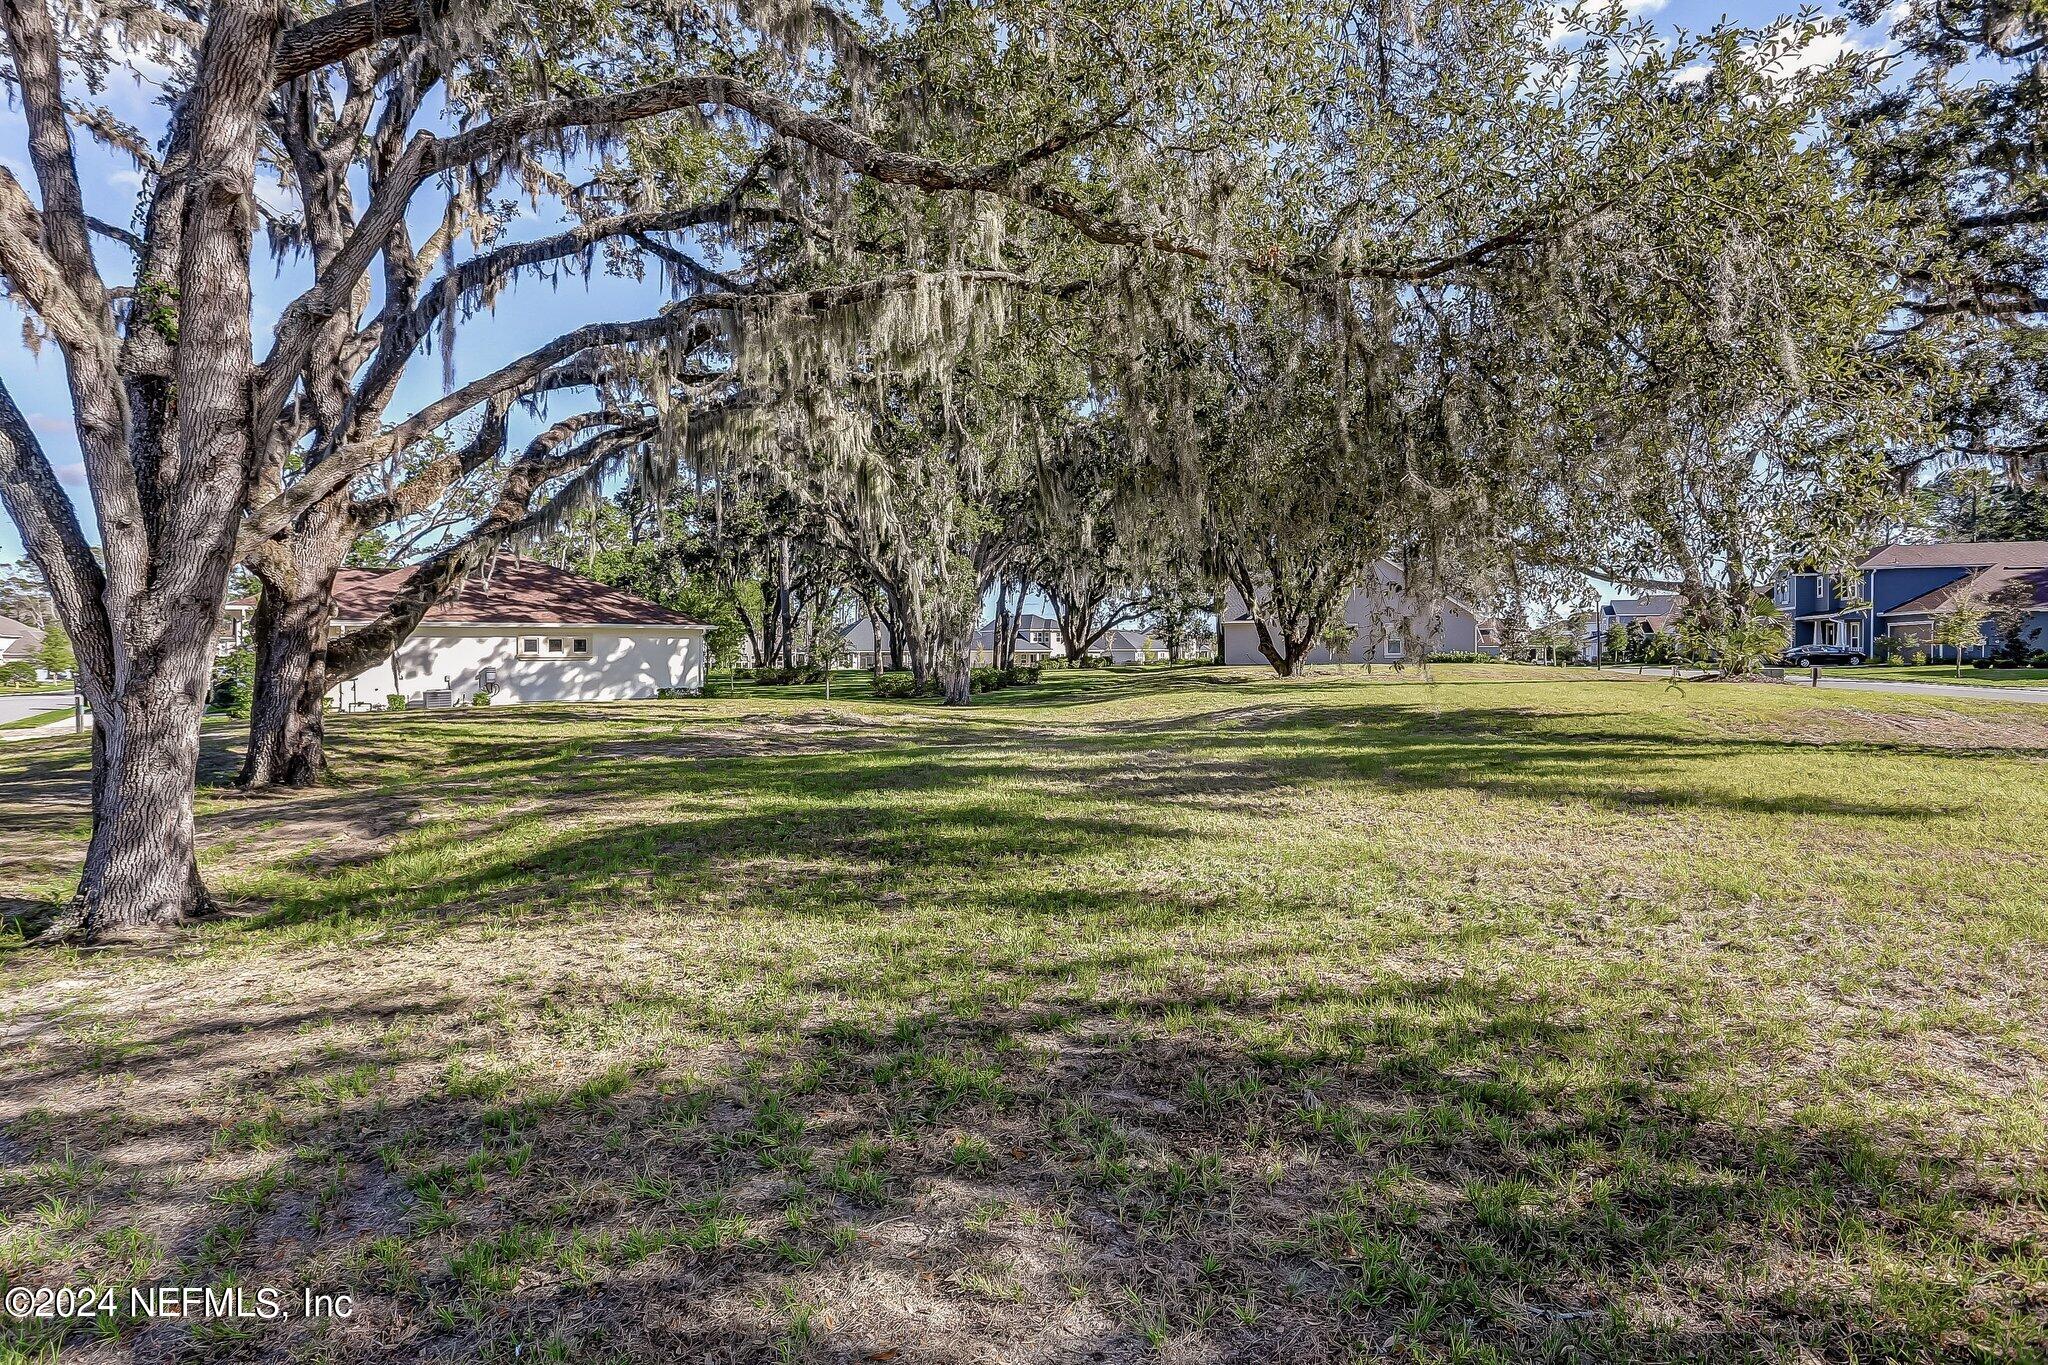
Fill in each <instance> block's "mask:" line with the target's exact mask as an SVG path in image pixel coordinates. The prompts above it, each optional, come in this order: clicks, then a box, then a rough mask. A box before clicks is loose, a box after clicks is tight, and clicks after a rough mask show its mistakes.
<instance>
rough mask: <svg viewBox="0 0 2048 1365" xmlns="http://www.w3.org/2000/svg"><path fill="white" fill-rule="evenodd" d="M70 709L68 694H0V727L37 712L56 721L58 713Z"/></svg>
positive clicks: (69, 696)
mask: <svg viewBox="0 0 2048 1365" xmlns="http://www.w3.org/2000/svg"><path fill="white" fill-rule="evenodd" d="M70 709H71V694H70V693H69V692H18V693H12V694H9V693H4V692H0V725H5V724H6V723H7V722H8V721H10V720H20V719H21V718H22V717H23V716H32V715H34V714H35V713H36V712H38V711H48V712H49V713H50V719H51V720H55V719H57V713H58V712H59V711H69V710H70Z"/></svg>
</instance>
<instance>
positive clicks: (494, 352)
mask: <svg viewBox="0 0 2048 1365" xmlns="http://www.w3.org/2000/svg"><path fill="white" fill-rule="evenodd" d="M1629 8H1630V9H1631V10H1632V11H1634V12H1637V13H1640V14H1643V15H1646V16H1647V17H1649V18H1650V19H1651V20H1652V21H1653V22H1655V23H1656V24H1657V25H1658V26H1660V27H1663V28H1670V29H1679V28H1683V29H1688V30H1694V31H1697V30H1700V29H1704V28H1708V27H1711V26H1712V25H1713V24H1714V23H1715V22H1717V21H1718V20H1721V19H1723V18H1726V19H1728V20H1730V21H1732V22H1736V23H1741V24H1747V25H1754V24H1760V23H1762V22H1765V21H1767V20H1769V19H1771V18H1774V17H1776V16H1778V15H1780V14H1783V13H1786V12H1788V10H1790V9H1791V8H1793V7H1791V6H1784V7H1780V6H1777V5H1772V4H1757V5H1742V6H1735V7H1728V6H1722V5H1713V4H1703V3H1696V2H1695V0H1662V3H1660V2H1659V0H1629ZM1827 12H1833V11H1832V10H1828V11H1827ZM1880 40H1881V35H1879V34H1876V33H1873V32H1869V31H1864V32H1860V33H1852V34H1850V35H1848V37H1847V38H1846V39H1845V40H1844V41H1847V42H1852V43H1856V44H1858V45H1859V46H1875V45H1877V44H1878V43H1879V41H1880ZM1832 55H1834V54H1833V52H1832V51H1828V50H1822V51H1820V52H1817V53H1816V56H1819V57H1822V58H1825V57H1830V56H1832ZM73 93H74V94H76V93H79V92H77V91H74V92H73ZM158 94H159V91H158V90H157V88H156V87H154V86H153V85H150V84H148V83H145V82H142V81H138V80H136V79H135V78H133V77H132V76H127V75H116V76H114V77H113V78H112V79H111V81H110V83H109V85H108V87H107V89H106V90H105V91H104V92H103V93H102V94H100V95H99V96H98V99H99V101H100V102H102V103H104V104H105V105H106V106H107V107H108V108H109V109H111V110H112V111H113V112H114V113H115V114H117V115H118V116H120V117H122V118H124V119H126V120H128V121H129V122H131V123H133V124H135V125H137V126H139V127H141V128H143V129H144V130H145V132H147V133H149V134H150V135H152V136H154V135H155V134H156V133H157V132H159V131H160V130H161V127H162V109H161V107H160V105H159V104H158V103H157V97H158ZM25 140H26V132H25V128H24V126H23V120H22V118H21V116H20V112H19V110H18V109H15V108H11V107H10V108H6V109H5V110H4V112H0V163H4V164H5V165H6V166H7V168H8V169H9V170H10V171H12V172H13V174H14V175H15V177H16V178H17V179H19V180H20V181H21V182H22V183H23V185H25V186H28V187H29V190H30V193H31V195H33V194H34V193H35V190H34V179H33V177H32V175H31V174H30V173H29V170H28V157H27V153H26V150H25V145H24V144H25ZM79 158H80V163H81V164H80V173H81V179H82V181H83V183H84V185H85V189H86V197H87V206H88V208H89V210H90V211H92V212H93V213H95V214H97V215H98V216H100V217H102V218H106V219H109V220H111V221H113V222H116V223H130V222H131V221H132V220H133V217H134V210H135V195H136V191H137V189H138V187H139V185H140V184H141V177H140V175H138V174H137V172H136V171H135V169H134V167H133V166H132V165H130V164H129V163H128V162H127V159H126V158H125V157H121V156H119V155H118V154H115V153H110V152H108V151H106V150H105V149H103V148H101V147H100V146H99V145H98V144H96V143H94V142H92V141H91V140H90V139H85V138H81V139H80V141H79ZM420 205H421V208H422V210H423V211H437V208H436V206H435V205H434V204H433V196H432V195H431V194H423V195H421V196H420ZM428 216H431V212H429V213H428ZM554 225H555V224H554V220H553V219H551V218H547V217H545V216H534V217H529V218H527V219H525V220H523V221H522V222H521V223H519V224H518V225H517V226H516V228H515V229H514V235H515V236H520V237H524V236H532V235H538V234H540V233H542V232H545V231H548V230H551V229H552V228H553V227H554ZM98 245H99V247H100V261H101V268H102V270H103V272H104V273H105V274H106V275H107V277H108V280H109V282H110V283H113V282H125V279H126V270H127V264H128V263H127V260H126V256H127V253H126V252H125V251H124V250H123V249H121V248H120V247H118V246H115V245H113V244H111V243H107V242H105V241H100V242H98ZM601 272H602V267H601V266H600V267H599V272H598V273H594V274H593V275H592V276H591V277H590V279H589V280H587V281H585V280H583V279H581V278H578V277H574V276H565V277H564V278H562V279H561V280H560V281H559V282H558V283H557V284H556V285H554V286H553V287H550V286H549V284H548V283H546V282H545V281H544V280H542V279H539V278H532V279H528V280H526V281H524V282H522V283H520V284H518V285H516V286H515V287H514V288H512V289H510V290H508V291H507V292H506V293H505V294H504V295H503V296H501V297H500V299H499V301H498V306H497V309H496V311H495V312H494V313H489V314H482V315H479V316H477V317H475V318H472V319H470V320H469V322H468V323H466V324H465V325H463V326H461V327H460V328H459V329H458V335H457V342H456V347H455V352H456V354H455V371H456V375H457V380H458V382H460V381H461V380H464V379H467V378H470V377H472V376H475V375H478V374H482V373H487V372H488V371H489V370H491V369H493V368H496V367H497V366H498V365H500V364H503V363H504V362H505V361H508V360H510V359H512V358H514V357H516V356H518V355H521V354H523V353H524V352H526V351H528V350H530V349H532V347H534V346H535V345H538V344H540V343H541V342H544V341H545V340H547V339H548V338H549V337H552V336H554V335H557V334H559V333H560V332H562V331H564V330H566V329H568V328H571V327H575V326H579V325H581V324H583V323H585V322H594V321H600V320H604V319H611V318H635V317H644V316H647V315H649V314H652V313H654V312H656V311H658V310H659V308H660V307H661V305H662V304H663V303H664V302H665V301H666V300H667V297H668V294H667V291H666V289H665V287H664V286H663V284H662V282H661V281H659V280H658V279H655V278H652V277H650V278H649V279H647V280H645V281H639V282H636V281H630V280H623V279H618V278H614V277H610V276H606V275H604V274H603V273H601ZM306 279H307V276H306V272H305V270H304V268H303V266H302V265H301V264H299V263H297V262H295V261H290V260H287V261H285V262H282V263H275V264H273V262H272V261H271V259H270V257H269V255H268V251H267V248H266V247H265V246H264V245H263V242H262V237H261V234H260V233H259V235H258V260H257V270H256V278H255V287H256V309H255V316H254V322H255V335H256V350H257V353H258V354H259V355H260V354H261V353H262V352H263V351H264V350H265V349H266V348H267V346H268V342H269V333H270V329H271V327H272V326H273V325H274V324H275V322H276V319H277V316H278V313H279V311H280V310H281V309H282V308H283V307H284V305H285V304H286V303H288V302H289V301H290V300H291V298H292V297H293V296H294V295H296V294H297V293H298V292H299V291H300V290H301V289H303V288H304V287H305V284H306ZM20 323H21V316H20V313H19V311H18V310H17V309H16V308H15V307H14V305H13V304H11V303H8V302H6V301H0V378H4V379H5V381H6V384H7V387H8V389H9V391H10V392H12V394H13V395H14V399H15V401H16V402H17V403H18V404H20V406H21V408H22V411H23V412H24V413H25V414H26V415H27V417H28V420H29V423H30V425H31V426H32V427H34V429H35V431H36V433H37V435H38V436H39V437H40V438H41V440H42V442H43V446H44V449H45V450H46V451H48V453H49V455H50V459H51V461H52V463H53V464H55V465H56V467H57V472H58V476H59V478H60V479H61V480H62V481H63V483H64V485H65V487H66V489H67V490H68V491H69V492H70V493H71V496H72V500H73V502H74V503H76V504H77V505H78V507H79V510H80V514H81V520H83V521H84V522H85V523H86V525H87V528H88V534H90V533H91V525H92V513H91V500H90V496H89V494H88V493H87V491H86V485H85V472H84V468H83V466H82V465H81V464H80V462H79V453H78V443H77V439H76V435H75V433H74V431H73V428H72V425H71V420H70V412H71V406H70V399H69V395H68V392H67V390H66V386H65V377H64V365H63V360H62V358H61V356H60V355H59V354H58V352H57V349H56V348H55V347H54V346H47V345H46V346H44V347H43V348H42V351H41V354H40V355H39V356H38V355H35V354H32V353H31V351H30V350H29V348H28V347H27V346H26V345H25V344H24V343H23V341H22V338H21V333H20ZM441 381H442V363H441V361H440V359H439V358H438V357H435V358H432V359H425V360H421V361H418V362H416V363H415V364H414V365H413V366H412V367H411V368H410V370H409V371H408V374H407V377H406V380H405V385H404V387H403V388H402V389H401V391H400V393H399V396H398V398H397V400H396V402H394V404H393V405H392V409H391V411H392V413H393V414H394V415H402V414H404V413H406V412H409V411H412V410H413V409H414V408H416V407H418V406H419V405H421V404H423V403H425V402H428V401H430V400H432V399H433V398H436V397H438V396H439V394H440V392H441ZM514 435H515V438H516V437H517V436H518V435H519V433H517V432H515V433H514ZM21 553H22V551H21V538H20V534H19V532H18V531H17V529H16V528H15V526H14V523H13V522H12V521H11V520H10V519H9V518H7V517H6V516H4V515H0V562H9V563H11V562H12V561H14V560H16V559H18V558H20V556H21Z"/></svg>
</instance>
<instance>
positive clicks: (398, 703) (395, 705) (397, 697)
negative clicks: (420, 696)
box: [384, 692, 405, 711]
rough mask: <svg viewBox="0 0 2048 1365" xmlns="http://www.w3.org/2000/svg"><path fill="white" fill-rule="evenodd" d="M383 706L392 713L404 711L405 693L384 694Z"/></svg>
mask: <svg viewBox="0 0 2048 1365" xmlns="http://www.w3.org/2000/svg"><path fill="white" fill-rule="evenodd" d="M384 704H385V705H386V706H388V707H390V708H391V709H392V710H393V711H403V710H404V709H405V693H403V692H386V693H385V694H384Z"/></svg>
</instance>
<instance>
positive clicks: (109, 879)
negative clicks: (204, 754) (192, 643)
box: [74, 624, 210, 939]
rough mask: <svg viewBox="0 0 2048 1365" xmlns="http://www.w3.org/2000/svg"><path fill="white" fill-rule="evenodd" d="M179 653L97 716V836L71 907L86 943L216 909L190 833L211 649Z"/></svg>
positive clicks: (139, 677)
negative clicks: (207, 888)
mask: <svg viewBox="0 0 2048 1365" xmlns="http://www.w3.org/2000/svg"><path fill="white" fill-rule="evenodd" d="M199 628H201V629H203V624H202V625H200V626H199ZM178 653H179V656H180V657H177V658H175V659H166V660H165V661H164V663H163V665H162V666H161V667H159V668H155V669H152V670H149V671H148V672H147V673H133V674H131V675H130V678H129V685H128V687H127V688H126V689H125V690H123V691H122V692H120V693H118V694H117V695H116V696H115V697H114V698H113V699H112V702H111V704H110V705H105V706H100V707H97V708H95V711H94V715H93V726H94V735H93V751H94V755H95V757H96V758H97V759H98V762H97V763H96V765H95V771H94V774H93V813H92V814H93V825H92V839H91V842H90V843H88V844H87V846H86V852H85V871H84V874H83V875H82V876H81V877H80V878H79V882H78V898H77V901H76V904H75V906H74V910H75V912H76V915H77V929H78V932H79V933H80V934H81V935H82V936H84V937H86V938H89V939H104V938H107V937H110V936H119V935H122V934H129V933H137V932H146V931H150V930H156V929H166V928H171V927H175V926H176V925H179V924H182V923H184V922H185V921H187V920H189V919H193V918H195V917H196V916H198V915H200V914H202V913H204V912H205V911H206V910H207V908H208V906H209V904H210V902H209V900H208V897H207V894H206V888H205V887H204V886H203V885H201V884H200V880H199V863H198V858H197V856H196V853H195V849H194V844H193V828H192V789H193V786H194V785H195V783H196V782H197V780H198V774H199V718H200V715H201V714H202V712H203V710H204V706H205V702H204V696H205V689H206V684H207V681H208V669H207V659H208V656H209V654H210V651H209V650H208V649H206V648H205V647H204V646H203V645H202V646H201V647H200V648H199V649H196V650H194V649H189V648H188V649H182V650H180V651H179V652H178Z"/></svg>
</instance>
